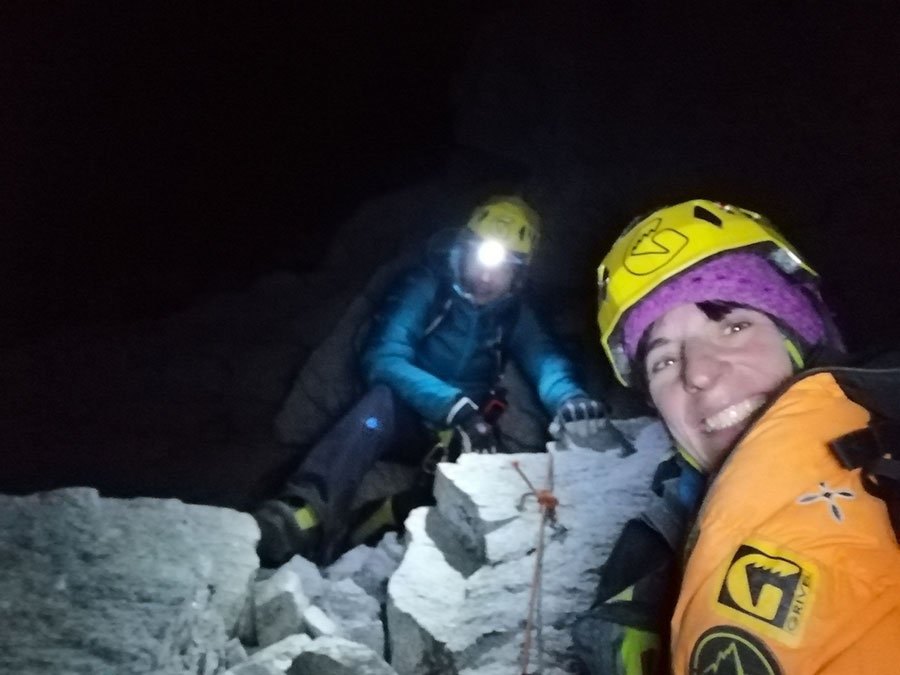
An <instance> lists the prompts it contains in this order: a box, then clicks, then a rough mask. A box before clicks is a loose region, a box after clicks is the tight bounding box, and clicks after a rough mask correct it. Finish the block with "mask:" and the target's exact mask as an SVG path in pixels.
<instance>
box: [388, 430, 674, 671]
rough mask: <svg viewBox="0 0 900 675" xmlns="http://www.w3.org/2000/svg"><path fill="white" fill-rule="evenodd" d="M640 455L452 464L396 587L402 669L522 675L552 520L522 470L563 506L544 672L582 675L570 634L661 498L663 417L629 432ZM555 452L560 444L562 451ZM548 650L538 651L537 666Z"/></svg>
mask: <svg viewBox="0 0 900 675" xmlns="http://www.w3.org/2000/svg"><path fill="white" fill-rule="evenodd" d="M620 426H621V428H622V429H623V431H625V433H626V434H628V435H629V436H632V438H633V442H634V443H635V445H636V446H637V448H638V452H637V453H635V454H633V455H630V456H627V457H621V456H620V453H618V452H613V451H611V452H606V453H598V452H593V451H590V450H581V449H579V450H572V451H566V452H558V451H555V449H553V451H552V452H551V453H550V454H522V455H492V456H478V455H464V456H463V457H461V458H460V460H459V462H458V463H456V464H441V465H440V467H439V472H438V476H437V479H436V484H435V496H436V499H437V506H435V507H432V508H422V509H416V510H415V511H414V512H413V513H412V514H411V515H410V517H409V519H408V520H407V522H406V527H407V531H408V542H409V543H408V549H407V552H406V556H405V557H404V559H403V562H402V563H401V565H400V568H399V569H398V570H397V572H395V574H394V575H393V577H392V578H391V581H390V583H389V585H388V605H387V621H388V632H389V634H390V636H391V638H390V639H391V651H392V664H393V666H394V667H395V668H396V669H397V672H398V673H401V675H411V674H414V673H415V674H423V675H424V674H425V673H429V674H441V673H448V674H451V673H452V674H453V675H462V674H464V673H472V674H474V673H478V674H479V675H486V674H487V673H490V672H494V671H496V672H497V673H500V672H513V669H514V668H515V667H516V664H517V663H518V662H519V660H520V649H521V645H522V643H523V640H524V637H525V635H524V625H525V620H526V617H527V608H528V601H529V596H530V590H531V580H532V575H533V574H534V565H535V558H536V556H535V547H536V545H537V537H538V532H539V523H540V520H541V515H540V511H539V508H538V505H537V504H536V501H535V499H534V497H533V495H532V494H531V493H530V490H529V488H528V487H527V485H526V484H525V482H524V481H523V480H522V478H521V476H519V475H518V473H517V472H516V470H515V468H514V466H513V462H518V465H519V467H520V468H521V470H522V472H523V473H524V474H525V475H526V476H527V477H528V479H529V480H530V481H531V483H532V484H533V485H534V486H535V487H536V488H538V489H541V488H545V487H548V486H549V484H550V483H549V481H548V467H549V462H550V458H551V457H552V459H553V479H552V485H553V493H554V495H555V496H556V497H557V498H558V499H559V505H558V507H557V508H556V524H555V525H553V526H548V528H547V529H546V535H545V540H544V547H545V548H544V554H543V570H544V575H543V582H542V602H541V606H540V611H541V617H542V620H541V631H542V642H543V653H542V655H541V657H542V659H543V665H544V670H543V672H544V673H564V672H573V670H574V664H573V662H572V655H571V639H570V635H569V629H570V627H571V624H572V622H573V621H574V620H575V618H576V617H577V616H578V614H579V613H581V612H583V611H584V610H585V609H587V608H588V606H589V605H590V603H591V601H592V599H593V595H594V592H595V588H596V584H597V572H598V568H599V566H600V564H602V562H603V561H604V560H605V559H606V557H607V556H608V554H609V552H610V550H611V548H612V545H613V543H614V542H615V539H616V537H617V536H618V534H619V532H620V531H621V528H622V526H623V525H624V523H625V521H626V520H627V519H628V518H630V517H634V516H635V515H637V514H638V513H639V512H640V510H641V509H642V508H643V507H644V506H645V505H646V503H647V501H648V500H649V498H650V495H651V493H650V490H649V489H648V488H649V483H650V478H651V476H652V473H653V471H654V469H655V467H656V465H657V463H658V462H659V461H660V459H661V458H662V454H663V449H664V448H665V447H667V445H668V443H667V441H666V438H665V434H664V432H663V431H662V430H661V427H660V425H659V424H658V423H657V422H650V421H648V420H646V419H644V420H635V421H631V422H627V423H623V424H621V425H620ZM551 445H552V444H551ZM537 658H538V655H537V654H533V655H532V656H531V659H532V661H531V662H532V663H535V662H536V659H537Z"/></svg>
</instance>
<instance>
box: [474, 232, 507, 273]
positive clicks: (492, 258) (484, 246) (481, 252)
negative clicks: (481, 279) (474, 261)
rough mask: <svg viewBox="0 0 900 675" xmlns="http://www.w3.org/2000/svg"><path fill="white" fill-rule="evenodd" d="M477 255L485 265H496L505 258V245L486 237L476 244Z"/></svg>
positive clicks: (479, 260)
mask: <svg viewBox="0 0 900 675" xmlns="http://www.w3.org/2000/svg"><path fill="white" fill-rule="evenodd" d="M477 257H478V262H479V263H481V264H482V265H484V266H485V267H497V266H498V265H500V264H501V263H502V262H504V261H505V260H506V247H505V246H504V245H503V244H501V243H500V242H499V241H494V240H493V239H488V240H487V241H483V242H481V243H480V244H479V245H478V252H477Z"/></svg>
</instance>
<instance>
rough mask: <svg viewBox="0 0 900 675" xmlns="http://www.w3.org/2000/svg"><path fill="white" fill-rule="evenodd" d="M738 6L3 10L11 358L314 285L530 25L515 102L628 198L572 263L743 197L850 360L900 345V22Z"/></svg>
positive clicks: (610, 208) (837, 12) (438, 157)
mask: <svg viewBox="0 0 900 675" xmlns="http://www.w3.org/2000/svg"><path fill="white" fill-rule="evenodd" d="M727 4H728V3H718V4H715V5H710V6H709V8H707V9H704V8H702V7H700V6H696V5H692V6H691V9H690V10H687V9H686V8H675V7H670V8H669V9H666V10H663V11H659V10H656V11H650V10H649V9H646V8H643V7H640V8H631V9H628V8H614V9H606V10H597V9H594V8H593V7H592V5H591V4H574V3H573V4H564V5H562V6H560V7H554V8H552V9H551V8H543V7H542V6H541V5H539V4H535V5H533V6H529V5H527V4H520V3H490V4H489V6H488V8H487V9H484V8H483V7H482V6H481V3H474V2H453V3H440V2H437V3H412V2H410V3H396V2H387V3H362V2H360V3H349V4H342V5H340V6H334V7H328V6H321V7H307V6H305V4H304V6H303V7H302V8H301V7H299V6H297V5H294V4H293V3H280V4H266V5H255V4H253V5H251V4H250V3H245V4H243V5H240V6H238V5H236V4H231V5H227V6H220V5H218V4H215V5H213V4H210V5H208V6H201V7H185V6H182V5H180V4H176V5H173V6H168V7H166V6H162V5H159V4H157V3H92V4H91V5H90V6H87V5H79V4H74V3H73V4H65V5H47V4H44V3H40V4H33V3H29V4H20V5H15V4H4V7H3V9H2V10H0V24H2V33H3V34H2V47H0V49H2V70H0V154H2V156H0V171H2V173H0V186H2V187H0V222H2V227H3V240H2V241H3V245H2V247H0V256H2V258H0V270H2V272H0V274H2V276H0V286H2V298H0V301H2V306H0V307H2V311H3V316H4V317H6V321H5V322H4V330H3V331H2V338H0V339H2V343H0V345H2V346H9V345H13V344H17V343H22V342H27V341H31V340H34V339H37V338H39V337H40V336H42V335H45V334H47V333H48V332H50V331H53V330H55V329H57V328H59V327H61V326H65V325H70V324H76V323H96V322H119V321H128V320H130V319H133V318H135V317H138V316H147V315H161V314H165V313H167V312H171V311H172V310H173V309H174V308H177V307H179V306H181V305H183V304H185V303H186V302H189V301H190V299H191V298H194V297H196V296H198V295H199V294H201V293H204V292H208V291H213V290H221V289H235V288H241V287H242V286H244V285H246V284H247V283H248V282H249V281H250V280H252V279H253V278H255V277H256V276H258V275H259V274H260V273H261V272H263V271H265V270H269V269H274V268H289V269H294V270H297V271H302V270H305V269H310V268H312V267H314V266H315V264H316V261H317V260H319V259H320V258H321V256H322V252H323V250H325V249H327V247H328V245H329V243H330V237H331V233H333V232H334V231H335V229H336V226H337V225H338V224H339V223H340V222H341V221H342V220H343V219H345V218H347V217H348V216H349V215H350V214H351V213H352V212H353V211H354V209H355V208H356V207H357V206H358V205H359V204H360V203H361V202H363V201H364V200H366V199H367V198H370V197H372V196H374V195H377V194H379V193H382V192H385V191H388V190H391V189H395V188H397V187H399V186H403V185H408V184H412V183H415V182H419V181H422V180H423V179H425V178H427V177H428V176H430V175H432V174H435V173H438V172H440V170H441V168H442V167H443V165H444V164H445V162H446V159H447V157H448V154H449V153H450V151H451V150H452V149H453V147H454V144H455V143H457V140H456V139H455V138H454V131H453V130H454V123H455V122H454V120H455V119H458V118H459V117H460V116H461V115H462V116H464V115H465V112H466V111H465V107H466V106H467V105H469V104H470V102H469V101H467V100H466V98H465V96H461V97H457V98H454V92H455V91H456V88H457V87H458V85H459V82H460V80H461V78H464V77H468V78H469V79H471V78H472V76H473V73H472V70H473V68H474V69H477V68H478V67H479V65H480V63H481V62H479V61H478V60H477V59H478V57H479V55H484V54H485V53H489V52H490V49H491V48H492V45H491V34H490V32H489V31H485V30H484V26H485V25H486V24H488V23H489V22H491V21H493V22H494V25H499V26H503V25H504V24H505V23H509V22H510V21H512V20H519V19H520V18H521V17H522V16H525V17H526V20H525V23H526V25H527V26H528V28H526V29H524V30H523V31H522V39H521V41H520V42H519V43H518V44H516V43H515V42H513V43H512V44H513V47H512V49H510V44H511V43H510V41H509V40H508V39H507V40H506V42H504V43H503V44H502V46H501V47H498V49H506V50H507V51H509V52H512V53H508V54H506V56H505V57H504V58H503V59H501V61H502V62H503V63H506V64H507V65H508V67H509V68H510V78H511V79H516V78H518V79H520V80H521V79H522V78H527V77H528V75H529V73H533V72H535V71H536V70H540V69H541V68H543V69H544V72H543V74H542V76H543V78H544V83H543V84H542V83H540V82H535V86H534V88H533V89H531V90H528V88H527V87H526V88H525V92H526V93H525V95H523V96H522V97H521V98H520V99H519V100H504V99H503V98H502V97H498V100H497V102H496V106H497V108H498V109H504V108H505V109H508V110H509V112H510V114H511V115H512V116H515V115H521V114H523V110H524V111H529V110H533V111H536V112H535V114H536V115H538V114H541V115H548V114H549V115H550V116H552V114H553V112H552V111H553V109H554V107H555V106H557V105H560V106H566V110H568V111H569V119H572V118H573V115H572V111H573V110H575V111H576V114H575V115H574V118H575V119H581V120H582V121H585V120H587V121H589V123H588V122H585V129H583V130H578V129H576V130H575V132H574V133H576V134H577V133H583V134H584V143H583V148H584V149H585V150H584V156H583V157H579V158H578V160H579V161H580V162H581V164H582V165H585V164H587V165H589V166H590V167H591V169H592V170H593V171H595V172H596V173H597V175H600V176H602V177H603V181H604V184H603V185H598V188H597V189H598V192H602V193H603V195H604V199H603V202H602V208H601V211H602V213H600V214H599V215H600V217H601V219H602V220H603V222H601V223H598V224H597V226H596V227H595V228H593V229H592V230H590V234H589V235H587V239H589V240H588V241H579V242H577V243H573V246H572V247H573V249H578V250H579V251H584V250H592V251H597V252H598V253H592V254H591V256H592V257H593V258H596V257H597V256H598V255H599V251H601V250H602V247H603V246H605V245H606V244H608V242H609V239H610V238H611V236H612V234H611V233H612V232H613V231H617V230H618V228H619V227H620V226H621V224H622V223H623V222H627V220H628V219H630V217H631V216H632V215H634V214H635V213H637V212H640V211H642V210H645V209H648V208H651V207H653V206H656V205H658V204H662V203H667V202H670V201H672V200H674V199H681V198H686V197H693V196H697V195H704V196H711V197H714V198H722V199H729V200H731V201H735V202H737V203H742V204H745V205H748V206H750V207H752V208H756V209H758V210H761V211H764V212H766V213H768V214H769V215H771V216H772V217H773V219H775V220H776V221H778V222H780V223H781V224H782V227H784V228H785V229H786V230H787V231H788V234H789V236H790V237H791V238H792V239H794V240H795V242H796V243H797V244H798V246H799V247H800V248H801V249H802V250H804V251H806V252H807V253H808V254H809V257H810V258H811V260H812V261H813V264H814V265H816V266H818V267H819V268H820V271H822V272H823V275H824V276H825V278H826V290H827V291H828V292H829V293H830V295H831V296H832V298H833V303H834V304H835V305H836V308H837V309H838V311H839V314H841V315H843V316H846V317H848V318H849V319H850V320H849V321H848V322H847V323H848V324H849V331H848V332H849V333H850V334H851V342H861V341H862V340H863V338H866V339H868V338H869V337H871V338H872V339H874V340H876V341H879V340H882V339H897V338H898V337H900V326H898V324H897V322H896V321H895V319H894V312H893V310H892V308H893V304H894V298H895V297H896V295H897V292H898V291H900V281H898V278H900V275H898V274H897V273H896V272H895V269H894V268H895V262H894V260H895V254H894V251H896V249H897V243H898V234H897V228H896V225H895V214H896V213H897V212H898V206H900V204H898V196H897V193H898V190H897V186H896V180H895V175H896V170H895V166H896V159H897V153H896V146H897V140H898V138H897V136H898V133H897V119H898V113H900V105H898V96H897V66H898V58H897V55H898V49H897V39H896V35H897V29H898V27H900V23H898V21H897V18H898V16H897V11H896V10H894V9H893V8H892V7H891V3H884V5H878V4H876V3H871V4H866V5H865V6H864V7H862V8H855V9H847V8H842V9H840V8H838V9H836V8H828V7H824V8H823V7H820V6H819V5H818V3H793V4H791V3H782V4H780V5H779V6H778V7H777V8H771V9H759V8H752V9H746V10H743V13H742V14H738V13H737V12H736V10H734V9H731V10H729V9H728V8H727V7H725V5H727ZM528 30H531V31H532V35H535V34H536V35H537V36H538V37H539V38H540V40H534V39H531V36H529V33H528ZM541 40H542V42H541ZM554 41H556V42H557V43H558V46H559V48H560V50H563V51H564V52H565V56H564V57H560V58H556V60H555V61H554V60H553V56H554V54H553V52H554V48H553V45H554ZM538 42H540V48H538ZM498 44H500V43H499V42H498ZM548 45H549V46H548ZM541 50H543V51H541ZM494 67H495V68H496V65H495V66H494ZM553 68H555V69H557V71H556V72H555V73H554V72H553V71H552V70H549V69H553ZM548 70H549V72H548ZM467 73H468V74H467ZM554 77H556V78H557V79H559V80H560V81H564V82H567V83H569V85H571V86H570V88H569V89H567V90H565V91H568V92H572V91H575V92H577V96H576V97H574V98H576V99H577V100H572V99H573V96H572V95H571V93H569V94H568V97H569V99H570V100H566V101H560V100H558V99H559V97H558V96H557V94H558V92H556V91H554V90H553V89H552V87H551V88H548V87H547V86H546V82H547V81H552V80H553V78H554ZM573 83H574V84H573ZM471 104H472V105H475V104H476V102H472V103H471ZM477 105H484V101H481V102H477ZM579 108H582V109H584V111H588V112H585V114H584V115H582V116H581V117H580V118H579V117H578V114H577V111H578V110H579ZM547 111H550V112H549V113H548V112H547ZM578 152H579V146H578V145H575V146H574V147H573V153H574V154H577V153H578ZM563 170H564V169H563ZM552 197H553V196H552V194H551V195H550V199H552ZM581 237H582V238H585V235H584V234H582V235H581ZM591 239H593V240H591ZM587 283H589V282H587ZM829 286H830V287H829Z"/></svg>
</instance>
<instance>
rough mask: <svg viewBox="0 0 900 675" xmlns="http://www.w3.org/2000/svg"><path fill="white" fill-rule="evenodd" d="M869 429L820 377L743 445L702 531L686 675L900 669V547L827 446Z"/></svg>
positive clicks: (687, 630) (683, 628)
mask: <svg viewBox="0 0 900 675" xmlns="http://www.w3.org/2000/svg"><path fill="white" fill-rule="evenodd" d="M868 421H869V413H868V412H867V411H866V410H865V409H864V408H862V407H860V406H859V405H857V404H856V403H853V402H852V401H850V400H849V399H848V398H847V397H846V396H845V395H844V393H843V391H842V390H841V388H840V387H839V386H838V384H837V382H836V381H835V380H834V377H833V376H832V375H831V374H829V373H819V374H815V375H811V376H810V377H807V378H805V379H802V380H800V381H798V382H797V383H795V384H794V385H793V386H791V387H790V389H788V391H787V392H785V393H784V394H783V395H782V396H781V397H779V399H778V400H777V401H775V402H774V404H773V405H772V406H771V407H770V408H769V409H768V410H767V411H766V412H765V413H764V414H763V416H762V417H761V418H760V419H759V420H758V421H757V422H756V424H754V425H753V427H752V428H751V429H750V430H749V431H748V432H747V434H746V435H745V436H744V438H743V440H742V441H740V443H739V445H738V447H737V448H736V449H735V450H734V451H733V452H732V454H731V456H730V457H729V459H728V461H727V462H726V464H725V466H724V467H723V468H722V470H721V472H720V473H719V475H718V476H717V477H716V479H715V481H714V482H713V484H712V486H711V487H710V490H709V493H708V494H707V497H706V499H705V501H704V504H703V507H702V508H701V511H700V514H699V516H698V519H697V527H695V529H694V532H695V533H697V532H699V535H698V536H697V537H696V542H695V545H694V548H693V550H692V552H691V554H690V557H689V559H688V561H687V567H686V570H685V576H684V580H683V582H682V588H681V593H680V596H679V600H678V606H677V607H676V610H675V614H674V616H673V618H672V670H673V672H674V673H676V675H687V674H688V673H690V674H691V675H700V673H704V674H719V675H723V674H724V673H729V674H731V673H754V674H756V673H759V674H764V673H765V674H771V675H775V674H782V673H783V674H785V675H812V674H813V673H815V674H816V675H837V674H840V675H847V674H849V673H860V674H862V673H866V674H867V675H871V674H872V673H895V672H900V547H898V545H897V542H896V539H895V538H894V532H893V530H892V528H891V524H890V520H889V519H888V514H887V509H886V507H885V505H884V502H882V501H881V500H880V499H877V498H875V497H873V496H871V495H869V494H868V493H867V492H866V491H865V489H864V488H863V486H862V483H861V481H860V471H859V470H858V469H857V470H855V471H848V470H846V469H844V468H843V467H842V466H841V465H840V464H839V462H838V461H837V459H835V458H834V457H833V455H832V454H831V451H830V449H829V448H828V445H827V444H828V442H829V441H831V440H833V439H835V438H837V437H839V436H842V435H844V434H846V433H848V432H850V431H853V430H855V429H860V428H863V427H865V426H866V425H867V423H868Z"/></svg>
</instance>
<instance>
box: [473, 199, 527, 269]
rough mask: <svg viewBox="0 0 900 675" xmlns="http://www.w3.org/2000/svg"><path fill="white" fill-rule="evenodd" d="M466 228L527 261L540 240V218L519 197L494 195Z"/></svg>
mask: <svg viewBox="0 0 900 675" xmlns="http://www.w3.org/2000/svg"><path fill="white" fill-rule="evenodd" d="M466 227H468V228H469V229H470V230H471V231H472V232H474V233H475V234H476V235H478V236H479V237H480V238H481V239H484V240H485V241H495V242H497V243H499V244H501V245H502V246H503V247H504V248H505V249H506V250H507V251H509V252H510V253H513V254H516V255H518V256H520V257H523V258H525V259H528V258H529V257H530V256H531V254H532V253H533V252H534V248H535V246H536V245H537V241H538V238H539V237H540V228H541V219H540V216H538V214H537V212H536V211H535V210H534V209H532V208H531V207H530V206H529V205H528V204H526V203H525V201H524V200H522V199H521V198H520V197H514V196H497V197H491V198H490V199H488V200H487V201H486V202H484V203H483V204H481V205H479V206H478V207H477V208H476V209H475V210H474V211H473V212H472V216H471V217H470V218H469V222H468V223H467V224H466Z"/></svg>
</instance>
